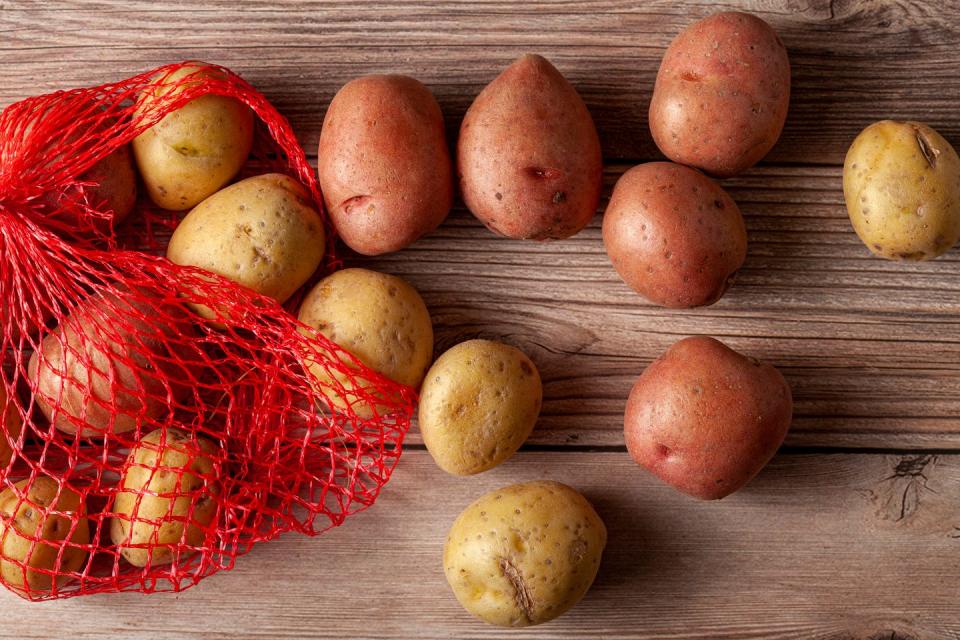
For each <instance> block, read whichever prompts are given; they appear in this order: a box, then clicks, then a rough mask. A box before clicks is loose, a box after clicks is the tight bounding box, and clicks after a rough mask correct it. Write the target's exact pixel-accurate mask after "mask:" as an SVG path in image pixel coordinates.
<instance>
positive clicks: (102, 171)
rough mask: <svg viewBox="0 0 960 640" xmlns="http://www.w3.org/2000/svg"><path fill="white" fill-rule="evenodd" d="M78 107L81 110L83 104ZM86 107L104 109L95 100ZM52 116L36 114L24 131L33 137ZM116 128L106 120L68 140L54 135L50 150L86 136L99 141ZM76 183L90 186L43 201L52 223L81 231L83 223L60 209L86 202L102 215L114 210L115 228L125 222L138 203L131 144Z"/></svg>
mask: <svg viewBox="0 0 960 640" xmlns="http://www.w3.org/2000/svg"><path fill="white" fill-rule="evenodd" d="M74 99H76V97H74ZM76 106H78V107H79V106H80V105H76ZM83 106H84V108H86V109H89V110H90V111H93V112H94V114H96V113H98V110H101V111H102V107H100V106H98V105H96V104H95V103H94V102H92V101H91V102H90V103H89V104H84V105H83ZM49 113H50V111H49V109H45V110H43V111H40V112H37V113H36V114H35V115H33V116H32V118H31V121H30V122H28V123H27V126H26V127H25V128H24V136H29V135H31V132H32V131H33V127H34V125H35V124H36V123H37V122H39V121H41V120H42V119H43V118H45V117H47V115H48V114H49ZM115 125H116V121H115V120H113V119H112V118H106V117H105V118H101V119H100V120H98V121H97V122H95V123H91V124H90V125H89V128H84V127H83V126H81V127H78V128H77V129H75V130H73V131H71V132H69V133H68V134H67V135H66V136H65V137H59V134H60V132H55V133H54V135H55V136H57V137H55V138H54V140H52V141H51V142H50V144H49V147H53V148H54V149H59V148H61V147H65V146H69V145H76V144H77V141H78V140H79V139H80V138H83V137H89V138H92V139H93V140H94V141H95V142H96V141H99V140H100V139H102V138H103V137H104V136H107V135H109V134H110V130H111V129H112V128H113V127H114V126H115ZM34 135H35V134H34ZM63 156H64V154H63V152H60V153H58V154H57V156H56V157H57V158H58V159H63ZM70 160H75V158H70ZM77 182H83V183H90V184H88V185H86V186H76V185H70V186H68V187H66V188H60V189H54V190H51V191H48V192H46V193H45V194H44V195H43V197H42V198H41V202H42V204H43V205H44V208H45V209H47V211H45V212H44V214H45V215H47V216H49V217H50V219H52V220H57V221H58V222H61V223H62V224H66V225H70V226H74V227H78V228H79V225H80V220H78V219H76V217H75V216H67V215H65V214H64V212H63V211H62V210H60V208H61V206H62V203H64V202H71V203H77V202H86V203H87V204H89V205H90V206H92V207H95V208H97V209H98V210H100V211H102V212H108V211H112V212H113V223H114V225H117V224H119V223H120V222H122V221H123V220H124V219H125V218H126V217H127V216H128V215H130V212H131V211H133V208H134V206H135V205H136V203H137V173H136V171H135V169H134V167H133V156H132V154H131V153H130V145H129V144H123V145H120V146H119V147H117V148H116V149H114V150H113V151H112V152H110V153H109V154H107V155H106V156H104V157H103V158H101V159H100V160H98V161H97V162H96V163H94V164H93V166H91V167H90V168H89V169H87V170H86V171H85V172H83V173H82V174H80V175H79V176H78V177H77ZM94 225H95V226H99V225H98V224H97V222H96V221H94Z"/></svg>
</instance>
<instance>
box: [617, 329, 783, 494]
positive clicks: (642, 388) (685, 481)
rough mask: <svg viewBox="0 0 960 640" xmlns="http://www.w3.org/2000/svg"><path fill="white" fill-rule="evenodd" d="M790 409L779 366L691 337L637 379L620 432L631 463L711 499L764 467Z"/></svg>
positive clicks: (780, 439) (779, 439)
mask: <svg viewBox="0 0 960 640" xmlns="http://www.w3.org/2000/svg"><path fill="white" fill-rule="evenodd" d="M792 415H793V400H792V396H791V394H790V387H789V386H788V385H787V382H786V381H785V380H784V379H783V376H782V375H781V374H780V372H779V371H777V370H776V369H775V368H774V367H772V366H771V365H769V364H764V363H761V362H758V361H756V360H754V359H752V358H747V357H745V356H743V355H741V354H739V353H737V352H736V351H734V350H733V349H731V348H729V347H728V346H726V345H725V344H723V343H722V342H720V341H718V340H715V339H713V338H709V337H706V336H696V337H691V338H685V339H683V340H680V341H679V342H677V343H676V344H674V345H673V346H672V347H670V348H669V349H668V350H667V352H666V353H664V354H663V355H662V356H660V358H658V359H657V360H656V361H654V362H653V364H651V365H650V366H649V367H647V369H646V370H645V371H644V372H643V374H641V376H640V377H639V378H638V379H637V382H636V384H634V385H633V389H632V390H631V391H630V397H629V399H628V400H627V409H626V412H625V414H624V435H625V437H626V442H627V449H628V450H629V451H630V455H631V456H632V457H633V459H634V461H636V462H637V463H638V464H640V465H642V466H644V467H646V468H647V469H648V470H649V471H651V472H652V473H654V474H655V475H656V476H658V477H659V478H660V479H661V480H663V481H664V482H666V483H667V484H669V485H672V486H673V487H674V488H676V489H678V490H680V491H682V492H684V493H687V494H689V495H691V496H693V497H695V498H699V499H701V500H716V499H719V498H723V497H725V496H728V495H730V494H731V493H733V492H734V491H737V490H738V489H740V488H741V487H743V486H744V485H745V484H747V483H748V482H749V481H750V480H751V479H752V478H753V477H754V476H755V475H757V474H758V473H759V472H760V470H761V469H762V468H763V467H764V466H766V464H767V462H769V461H770V459H771V458H772V457H773V455H774V454H775V453H776V451H777V448H778V447H779V446H780V445H781V444H782V443H783V439H784V437H785V436H786V434H787V430H788V429H789V428H790V421H791V418H792Z"/></svg>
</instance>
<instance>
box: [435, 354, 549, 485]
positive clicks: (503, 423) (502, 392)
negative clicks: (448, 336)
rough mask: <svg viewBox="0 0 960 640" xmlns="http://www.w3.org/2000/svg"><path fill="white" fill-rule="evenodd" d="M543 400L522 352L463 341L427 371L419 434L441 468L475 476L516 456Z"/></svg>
mask: <svg viewBox="0 0 960 640" xmlns="http://www.w3.org/2000/svg"><path fill="white" fill-rule="evenodd" d="M542 401H543V387H542V385H541V383H540V374H539V372H538V371H537V367H536V366H535V365H534V364H533V362H532V361H531V360H530V358H528V357H527V355H526V354H525V353H523V352H522V351H520V350H519V349H517V348H515V347H511V346H509V345H505V344H503V343H500V342H495V341H493V340H468V341H467V342H461V343H460V344H458V345H456V346H455V347H453V348H451V349H449V350H448V351H447V352H446V353H444V354H443V355H442V356H440V357H439V358H437V361H436V362H434V363H433V366H432V367H430V370H429V371H428V372H427V376H426V378H424V381H423V390H422V391H421V393H420V411H419V423H420V433H421V435H422V436H423V442H424V444H426V445H427V451H429V452H430V455H431V456H433V459H434V461H435V462H436V463H437V465H438V466H439V467H440V468H441V469H443V470H444V471H446V472H447V473H452V474H454V475H459V476H466V475H472V474H475V473H480V472H482V471H487V470H488V469H492V468H493V467H495V466H497V465H498V464H500V463H501V462H503V461H504V460H506V459H507V458H509V457H510V456H512V455H513V454H514V453H516V451H517V449H519V448H520V445H522V444H523V443H524V442H525V441H526V439H527V438H528V437H529V436H530V432H531V431H533V426H534V424H536V422H537V417H538V416H539V415H540V405H541V403H542Z"/></svg>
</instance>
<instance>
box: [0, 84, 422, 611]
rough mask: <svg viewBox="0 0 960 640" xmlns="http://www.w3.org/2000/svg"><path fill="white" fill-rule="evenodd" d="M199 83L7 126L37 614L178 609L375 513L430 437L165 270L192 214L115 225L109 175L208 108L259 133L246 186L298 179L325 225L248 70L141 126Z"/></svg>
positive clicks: (24, 511)
mask: <svg viewBox="0 0 960 640" xmlns="http://www.w3.org/2000/svg"><path fill="white" fill-rule="evenodd" d="M182 66H183V65H170V66H166V67H161V68H159V69H156V70H153V71H150V72H148V73H144V74H141V75H138V76H135V77H132V78H129V79H127V80H124V81H122V82H118V83H116V84H107V85H103V86H99V87H93V88H88V89H79V90H74V91H67V92H58V93H54V94H50V95H46V96H41V97H36V98H30V99H28V100H24V101H22V102H19V103H16V104H13V105H11V106H10V107H8V108H7V109H6V110H4V111H3V113H2V115H0V271H2V272H0V299H2V300H3V301H4V303H5V307H4V310H3V313H2V317H0V322H2V324H3V353H4V362H3V370H2V376H3V385H2V386H0V392H2V394H0V406H2V409H3V411H4V413H3V415H2V420H0V425H2V426H0V582H2V583H3V584H4V585H5V586H6V587H8V588H10V589H11V590H13V591H15V592H16V593H18V594H19V595H21V596H23V597H25V598H28V599H31V600H42V599H51V598H66V597H71V596H77V595H85V594H93V593H103V592H116V591H140V592H145V593H146V592H154V591H169V590H174V591H178V590H182V589H185V588H187V587H190V586H192V585H194V584H196V583H197V582H198V581H200V580H201V579H202V578H204V577H206V576H208V575H210V574H212V573H215V572H217V571H219V570H221V569H229V568H231V567H232V566H233V565H234V562H235V560H236V558H237V557H238V556H240V555H243V554H244V553H247V552H248V551H250V549H251V548H252V547H253V546H254V545H255V544H256V543H258V542H261V541H265V540H270V539H272V538H275V537H277V536H278V535H279V534H281V533H283V532H286V531H296V532H300V533H303V534H307V535H314V534H317V533H320V532H322V531H324V530H326V529H328V528H329V527H332V526H337V525H339V524H341V523H342V522H343V520H344V519H345V518H346V517H347V516H348V515H350V514H351V513H355V512H357V511H359V510H361V509H363V508H365V507H368V506H370V505H371V504H372V503H373V502H374V500H375V499H376V497H377V495H378V493H379V491H380V489H381V487H382V486H383V485H384V483H386V482H387V480H388V479H389V477H390V473H391V471H392V470H393V468H394V466H395V464H396V463H397V460H398V458H399V456H400V451H401V444H402V441H403V437H404V435H405V434H406V432H407V429H408V427H409V423H410V417H411V413H412V407H413V402H414V392H413V390H411V389H409V388H407V387H403V386H401V385H397V384H395V383H393V382H391V381H389V380H387V379H385V378H383V377H382V376H380V375H378V374H376V373H374V372H372V371H371V370H369V369H367V368H366V367H364V366H363V364H362V363H360V362H359V361H358V360H357V359H355V358H354V357H353V356H351V354H349V353H347V352H345V351H343V350H342V349H340V348H339V347H338V346H337V345H336V344H334V343H332V342H330V341H329V340H327V339H326V338H324V337H323V336H322V335H319V334H318V333H316V332H315V331H313V330H312V329H309V328H307V327H305V326H303V325H301V324H299V323H298V322H297V321H296V319H295V317H294V316H293V315H292V314H291V313H290V312H289V308H288V309H286V310H285V309H283V308H282V307H281V306H280V305H278V304H277V303H276V302H275V301H274V300H272V299H270V298H266V297H263V296H260V295H258V294H256V293H254V292H253V291H251V290H249V289H246V288H244V287H241V286H239V285H237V284H234V283H232V282H230V281H228V280H226V279H224V278H220V277H216V276H211V275H210V274H209V273H207V272H204V271H202V270H199V269H196V268H191V267H181V266H177V265H175V264H173V263H171V262H169V261H168V260H166V259H165V258H163V257H161V254H162V252H163V248H164V238H165V236H168V234H169V231H170V229H171V228H172V227H173V226H175V224H176V221H177V217H178V216H177V215H176V214H171V213H169V212H164V211H160V210H158V209H155V208H153V207H152V206H151V205H150V204H149V203H148V201H147V200H146V199H144V198H142V197H141V199H140V201H139V202H138V204H137V207H136V209H135V211H134V213H133V214H132V215H131V216H130V219H128V220H127V221H125V222H124V223H122V224H115V223H117V222H118V221H116V220H114V211H115V209H111V206H115V205H114V203H111V202H110V201H109V199H108V198H106V197H103V196H102V192H101V191H98V189H97V185H98V184H99V183H100V182H106V181H107V180H109V179H110V172H109V171H107V172H106V173H105V172H104V171H102V170H98V167H101V168H102V165H100V164H99V163H100V161H101V160H103V159H104V158H106V157H107V156H109V155H110V154H112V153H114V152H118V151H117V150H118V149H121V148H122V147H123V146H124V145H126V144H127V143H128V142H130V141H131V140H132V139H133V138H135V137H136V136H138V135H139V134H141V133H142V132H144V131H145V130H146V129H148V128H150V127H151V126H153V125H155V124H156V123H157V122H159V121H160V120H161V119H162V118H163V117H164V116H166V115H167V114H169V113H171V112H172V111H174V110H176V109H178V108H179V107H181V106H183V105H184V104H186V103H187V102H189V101H191V100H193V99H195V98H198V97H200V96H202V95H206V94H216V95H224V96H231V97H234V98H236V99H237V100H240V101H241V102H243V103H245V104H246V105H248V106H249V107H250V108H251V109H252V110H253V112H254V114H255V116H256V133H255V138H254V146H253V151H252V153H251V157H250V160H249V161H248V163H247V165H246V167H245V168H244V170H243V173H244V175H253V174H259V173H265V172H268V171H273V172H281V173H285V174H288V175H290V176H291V177H294V178H296V179H297V180H298V181H300V182H301V183H302V184H303V185H305V186H306V188H307V189H308V190H309V192H310V193H311V195H312V199H313V204H314V206H315V207H316V209H317V210H318V211H319V212H321V215H322V214H323V209H322V200H321V198H320V194H319V191H318V187H317V182H316V179H315V177H314V174H313V171H312V169H311V168H310V166H309V164H308V162H307V160H306V157H305V155H304V153H303V151H302V149H300V147H299V146H298V144H297V142H296V139H295V137H294V135H293V133H292V131H291V129H290V125H289V123H288V122H287V121H286V120H285V119H284V118H283V117H282V116H281V115H280V114H279V113H277V111H276V110H275V109H274V108H273V107H272V106H271V105H270V104H269V102H268V101H267V100H266V99H265V98H264V97H263V96H262V95H261V94H260V93H258V92H257V91H256V90H254V89H253V88H252V87H251V86H250V85H249V84H247V83H246V82H244V81H243V80H242V79H240V78H239V77H237V76H236V75H234V74H233V73H231V72H230V71H228V70H226V69H222V68H219V67H214V69H216V70H217V73H215V74H211V75H209V77H203V78H202V79H198V78H193V77H191V76H189V75H188V76H187V77H186V78H181V79H179V80H176V82H177V83H178V84H177V91H167V92H156V93H162V96H161V97H158V98H156V99H151V101H150V108H147V109H144V108H142V105H141V108H139V109H137V108H135V105H136V100H137V99H138V96H140V95H143V92H144V91H145V90H155V89H156V88H157V87H158V86H161V85H163V86H167V85H169V84H170V83H171V82H174V81H173V80H171V79H170V78H169V77H168V76H169V74H170V73H172V72H174V71H176V70H177V69H180V68H181V67H182ZM151 95H154V94H151ZM121 152H122V151H119V152H118V153H121ZM330 235H331V234H330V233H328V234H327V236H328V238H329V237H330ZM335 267H336V262H335V259H334V257H333V254H332V244H331V243H330V242H329V241H328V248H327V258H326V264H325V267H324V269H325V270H327V271H329V270H332V269H334V268H335ZM186 303H194V304H204V305H206V306H209V307H211V308H213V309H215V313H216V314H217V318H216V321H218V322H219V323H221V324H222V325H225V327H226V328H223V327H222V326H220V327H218V325H217V324H214V323H211V322H208V321H205V320H203V319H201V318H200V317H199V316H198V315H196V314H194V313H193V312H192V311H191V310H190V309H189V308H188V307H187V305H186ZM214 303H215V304H214ZM295 303H296V301H293V302H291V303H288V307H289V305H292V304H295ZM315 374H316V375H315ZM333 398H336V401H333V400H332V399H333Z"/></svg>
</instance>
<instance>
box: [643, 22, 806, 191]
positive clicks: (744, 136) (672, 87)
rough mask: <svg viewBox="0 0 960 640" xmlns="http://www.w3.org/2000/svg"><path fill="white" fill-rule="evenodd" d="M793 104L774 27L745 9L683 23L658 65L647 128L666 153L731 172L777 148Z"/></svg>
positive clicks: (783, 50)
mask: <svg viewBox="0 0 960 640" xmlns="http://www.w3.org/2000/svg"><path fill="white" fill-rule="evenodd" d="M789 104H790V61H789V59H788V58H787V50H786V48H785V47H784V46H783V42H781V40H780V38H779V37H778V36H777V33H776V31H774V30H773V28H772V27H771V26H770V25H768V24H767V23H766V22H764V21H763V20H761V19H760V18H757V17H756V16H752V15H750V14H748V13H740V12H735V11H733V12H727V13H718V14H715V15H712V16H710V17H708V18H705V19H703V20H700V21H699V22H695V23H694V24H692V25H690V26H689V27H687V28H686V29H684V30H683V31H682V32H681V33H680V35H678V36H677V37H676V38H675V39H674V41H673V42H672V43H671V44H670V47H669V48H668V49H667V53H666V54H665V55H664V56H663V61H662V62H661V63H660V71H659V72H658V73H657V81H656V83H655V84H654V87H653V98H652V100H651V102H650V133H651V134H653V140H654V142H656V143H657V146H658V147H659V148H660V151H662V152H663V154H664V155H665V156H667V157H668V158H670V159H671V160H673V161H674V162H679V163H681V164H686V165H690V166H692V167H697V168H698V169H702V170H703V171H706V172H707V173H709V174H711V175H714V176H718V177H728V176H732V175H736V174H738V173H740V172H741V171H744V170H745V169H747V168H749V167H751V166H753V165H754V164H756V163H757V162H758V161H759V160H760V159H761V158H763V157H764V156H765V155H767V152H769V151H770V149H772V148H773V145H774V144H776V142H777V139H778V138H779V137H780V132H781V131H782V130H783V124H784V122H785V121H786V119H787V108H788V106H789Z"/></svg>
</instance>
